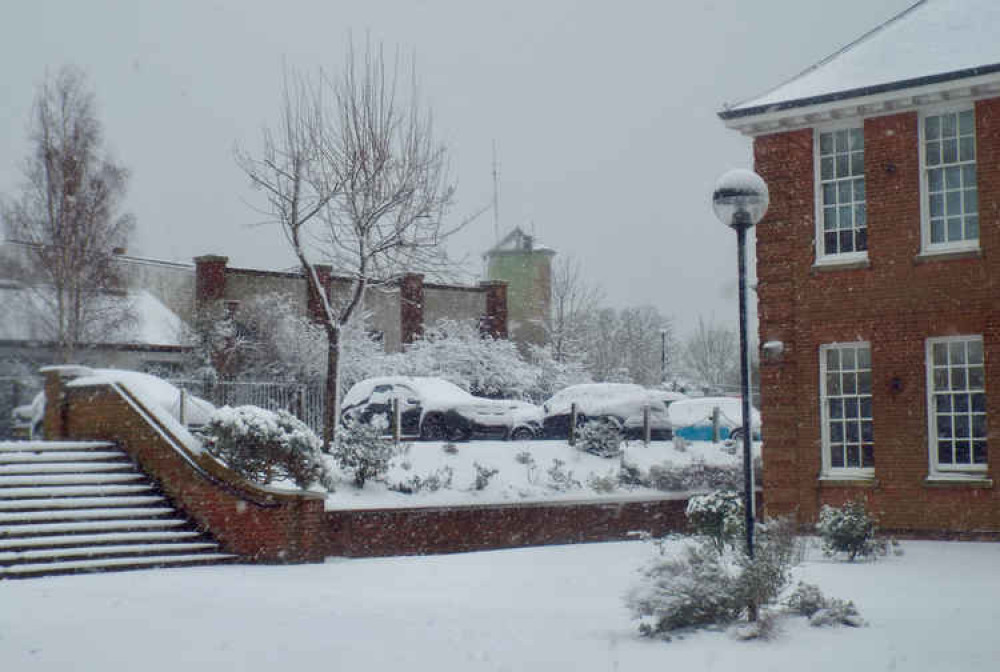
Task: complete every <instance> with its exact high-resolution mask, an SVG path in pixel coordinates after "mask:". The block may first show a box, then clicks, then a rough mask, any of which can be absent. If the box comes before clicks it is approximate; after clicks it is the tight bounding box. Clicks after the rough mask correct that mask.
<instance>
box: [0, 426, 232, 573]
mask: <svg viewBox="0 0 1000 672" xmlns="http://www.w3.org/2000/svg"><path fill="white" fill-rule="evenodd" d="M236 559H237V556H234V555H231V554H227V553H223V552H221V551H220V550H219V546H218V544H216V543H215V542H214V541H213V540H212V539H211V538H209V537H208V536H207V535H206V534H204V533H201V532H199V531H197V530H196V529H195V528H194V526H193V525H192V524H191V522H190V521H189V520H187V518H185V517H184V516H183V515H182V514H181V513H179V512H178V511H177V510H176V509H174V508H173V507H172V506H171V505H170V503H169V502H168V501H167V499H166V498H165V497H163V496H162V495H161V494H160V493H158V492H157V490H156V487H155V485H154V484H153V483H152V482H151V481H150V480H149V478H148V477H147V476H146V475H145V474H143V473H142V472H141V471H139V469H138V468H137V467H136V466H135V464H133V462H132V461H131V460H130V459H129V457H128V455H127V454H126V453H125V452H124V451H122V450H120V449H118V448H116V447H115V446H114V445H112V444H108V443H99V442H80V441H72V442H70V441H59V442H42V441H30V442H29V441H25V442H0V579H5V578H21V577H33V576H45V575H51V574H71V573H76V572H96V571H113V570H124V569H138V568H148V567H179V566H188V565H207V564H217V563H222V562H232V561H234V560H236Z"/></svg>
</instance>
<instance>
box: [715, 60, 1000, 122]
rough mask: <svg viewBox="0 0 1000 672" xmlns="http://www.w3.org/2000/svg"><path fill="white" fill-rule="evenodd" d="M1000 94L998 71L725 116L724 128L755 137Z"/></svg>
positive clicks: (975, 99)
mask: <svg viewBox="0 0 1000 672" xmlns="http://www.w3.org/2000/svg"><path fill="white" fill-rule="evenodd" d="M997 97H1000V73H997V72H993V73H989V74H986V75H980V76H978V77H969V78H966V79H956V80H950V81H947V82H939V83H935V84H927V85H924V86H918V87H913V88H909V89H898V90H895V91H888V92H885V93H879V94H874V95H871V96H859V97H855V98H844V99H841V100H835V101H830V102H826V103H819V104H817V105H807V106H804V107H793V108H788V109H784V110H777V111H774V112H762V113H760V114H755V115H751V116H746V117H735V118H732V119H726V120H724V123H725V125H726V127H727V128H731V129H733V130H737V131H739V132H741V133H743V134H744V135H747V136H750V137H756V136H758V135H768V134H771V133H776V132H784V131H794V130H799V129H802V128H809V127H811V126H815V125H816V124H817V123H823V122H824V121H828V120H830V119H833V118H834V115H839V116H840V118H841V119H844V120H846V119H856V118H870V117H880V116H886V115H890V114H898V113H900V112H906V111H911V110H914V109H918V108H921V107H922V106H924V105H928V104H934V103H936V102H938V101H941V100H945V99H947V100H948V102H950V103H956V102H962V101H965V102H967V103H968V102H974V101H977V100H985V99H989V98H997Z"/></svg>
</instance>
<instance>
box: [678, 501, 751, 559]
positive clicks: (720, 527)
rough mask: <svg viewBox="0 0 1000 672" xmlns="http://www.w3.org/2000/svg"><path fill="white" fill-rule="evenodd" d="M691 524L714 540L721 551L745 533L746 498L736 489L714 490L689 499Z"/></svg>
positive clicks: (688, 514)
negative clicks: (744, 512) (744, 500)
mask: <svg viewBox="0 0 1000 672" xmlns="http://www.w3.org/2000/svg"><path fill="white" fill-rule="evenodd" d="M686 514H687V520H688V525H689V526H690V527H691V530H692V531H693V532H694V533H695V534H699V535H702V536H704V537H705V538H707V539H708V540H710V541H711V543H712V546H714V547H715V550H716V551H717V552H718V553H720V554H721V553H723V552H724V551H725V550H726V546H727V545H728V546H733V545H735V544H736V543H738V540H739V538H740V536H741V535H742V534H743V530H744V529H745V528H744V524H743V499H742V496H741V495H740V494H739V493H737V492H734V491H732V490H714V491H712V492H709V493H707V494H704V495H695V496H693V497H691V499H689V500H688V505H687V512H686Z"/></svg>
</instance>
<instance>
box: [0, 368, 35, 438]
mask: <svg viewBox="0 0 1000 672" xmlns="http://www.w3.org/2000/svg"><path fill="white" fill-rule="evenodd" d="M41 389H42V379H41V378H40V377H33V376H0V439H10V438H14V437H15V436H16V430H17V427H15V423H14V417H13V411H14V409H15V408H17V407H18V406H24V405H26V404H30V403H31V400H32V399H34V397H35V395H36V394H38V392H40V391H41Z"/></svg>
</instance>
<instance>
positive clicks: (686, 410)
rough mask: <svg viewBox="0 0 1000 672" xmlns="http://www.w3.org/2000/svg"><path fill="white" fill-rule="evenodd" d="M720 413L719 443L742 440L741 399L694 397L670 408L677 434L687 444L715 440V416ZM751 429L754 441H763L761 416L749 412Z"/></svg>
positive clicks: (758, 413)
mask: <svg viewBox="0 0 1000 672" xmlns="http://www.w3.org/2000/svg"><path fill="white" fill-rule="evenodd" d="M716 408H718V409H719V439H721V440H725V439H729V438H732V439H737V440H738V439H740V438H741V437H742V434H743V410H742V408H741V401H740V399H739V397H694V398H691V399H682V400H679V401H675V402H673V403H672V404H670V420H671V422H672V423H673V426H674V434H676V435H677V436H680V437H683V438H685V439H687V440H688V441H711V440H712V415H713V413H714V412H715V409H716ZM750 426H751V431H752V432H753V437H754V440H755V441H759V440H760V412H759V411H758V410H757V409H756V408H752V409H751V410H750Z"/></svg>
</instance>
